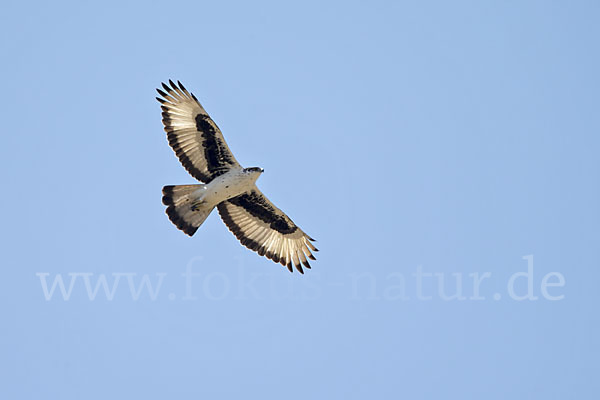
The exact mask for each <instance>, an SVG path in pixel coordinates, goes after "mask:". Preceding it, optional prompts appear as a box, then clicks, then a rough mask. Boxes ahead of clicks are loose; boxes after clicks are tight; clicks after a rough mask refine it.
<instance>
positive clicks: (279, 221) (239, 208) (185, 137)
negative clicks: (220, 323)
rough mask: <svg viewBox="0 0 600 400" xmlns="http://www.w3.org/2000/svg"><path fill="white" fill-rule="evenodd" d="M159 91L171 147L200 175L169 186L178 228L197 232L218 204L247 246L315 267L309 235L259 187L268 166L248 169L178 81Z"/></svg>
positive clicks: (166, 197)
mask: <svg viewBox="0 0 600 400" xmlns="http://www.w3.org/2000/svg"><path fill="white" fill-rule="evenodd" d="M162 87H163V89H164V91H163V90H161V89H156V90H157V91H158V94H160V96H161V97H157V98H156V99H157V100H158V101H159V102H160V103H161V108H162V111H163V112H162V122H163V124H164V126H165V131H166V132H167V139H168V140H169V145H170V146H171V147H172V148H173V151H175V154H176V155H177V157H178V158H179V161H181V164H183V167H184V168H185V169H186V170H187V171H188V172H189V173H190V175H192V176H193V177H194V178H196V179H197V180H199V181H200V182H202V184H195V185H175V186H165V187H164V188H163V198H162V201H163V204H164V205H166V206H167V210H166V212H167V215H168V216H169V219H170V220H171V222H173V224H175V226H177V228H179V229H181V230H182V231H183V232H185V233H186V234H187V235H189V236H192V235H193V234H194V233H196V231H197V230H198V227H200V225H202V223H203V222H204V221H205V220H206V218H207V217H208V215H209V214H210V213H211V211H212V210H213V209H214V208H215V207H217V210H219V214H220V215H221V218H222V219H223V222H225V225H227V227H228V228H229V230H230V231H231V232H233V234H234V235H235V236H236V237H237V238H238V240H239V241H240V242H241V243H242V244H243V245H244V246H246V247H248V248H249V249H251V250H254V251H256V252H257V253H258V254H260V255H261V256H266V257H267V258H269V259H271V260H273V261H274V262H276V263H281V264H282V265H284V266H286V267H287V269H289V270H290V272H292V271H293V269H292V265H293V266H294V267H296V269H297V270H298V271H299V272H300V273H304V271H303V269H302V266H303V265H304V267H306V268H310V264H309V263H308V260H307V258H310V259H311V260H315V257H314V256H313V254H312V253H311V250H312V251H318V250H317V248H315V246H314V245H313V244H312V243H311V242H314V239H313V238H311V237H310V236H308V235H307V234H306V233H304V231H302V229H300V228H299V227H298V226H297V225H296V224H294V222H293V221H292V220H291V219H290V217H288V216H287V215H285V213H284V212H283V211H281V210H280V209H279V208H277V207H276V206H275V205H274V204H273V203H271V202H270V201H269V199H267V198H266V196H265V195H264V194H262V192H261V191H260V190H259V189H258V188H257V187H256V180H257V179H258V177H259V176H260V174H262V173H263V172H264V171H263V169H262V168H258V167H251V168H244V167H242V166H241V165H240V164H239V163H238V162H237V160H236V159H235V157H234V156H233V154H232V153H231V150H229V147H227V143H225V139H224V138H223V134H222V133H221V130H220V129H219V128H218V127H217V125H216V124H215V123H214V121H213V120H212V119H211V118H210V117H209V116H208V114H207V113H206V111H205V110H204V108H203V107H202V105H201V104H200V102H199V101H198V99H196V97H195V96H194V95H193V94H192V93H190V92H188V91H187V90H186V88H185V87H184V86H183V85H182V84H181V82H179V81H177V84H175V83H173V81H171V80H169V85H167V84H165V83H163V84H162Z"/></svg>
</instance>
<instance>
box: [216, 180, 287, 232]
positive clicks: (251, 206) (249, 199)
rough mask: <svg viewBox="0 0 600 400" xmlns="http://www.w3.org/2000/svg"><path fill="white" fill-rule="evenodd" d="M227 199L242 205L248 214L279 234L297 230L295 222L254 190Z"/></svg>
mask: <svg viewBox="0 0 600 400" xmlns="http://www.w3.org/2000/svg"><path fill="white" fill-rule="evenodd" d="M227 201H229V202H230V203H231V204H234V205H236V206H239V207H242V208H243V209H244V210H246V211H247V212H248V213H249V214H250V215H252V216H253V217H256V218H258V219H260V220H261V221H263V222H264V223H267V224H269V226H270V227H271V229H275V230H276V231H277V232H279V233H281V234H284V235H289V234H290V233H294V232H296V231H297V230H298V227H297V226H296V224H294V223H293V222H292V221H291V220H290V219H289V218H286V217H285V215H281V214H278V213H277V212H276V211H275V209H274V208H273V206H271V205H270V204H269V203H268V202H267V200H266V199H265V198H264V197H263V196H261V195H259V194H258V193H256V192H255V191H252V192H250V193H244V194H242V195H239V196H237V197H234V198H232V199H229V200H227Z"/></svg>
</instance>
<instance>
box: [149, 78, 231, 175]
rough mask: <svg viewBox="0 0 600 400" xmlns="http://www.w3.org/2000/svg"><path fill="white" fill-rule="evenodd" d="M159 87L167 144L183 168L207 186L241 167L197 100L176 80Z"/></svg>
mask: <svg viewBox="0 0 600 400" xmlns="http://www.w3.org/2000/svg"><path fill="white" fill-rule="evenodd" d="M169 84H170V85H171V86H168V85H166V84H164V83H163V84H162V87H163V88H164V89H165V91H166V93H165V92H164V91H162V90H160V89H156V90H157V91H158V93H159V94H160V95H161V96H162V97H163V98H160V97H157V98H156V100H158V101H159V102H160V103H161V104H162V106H161V108H162V110H163V113H162V117H163V119H162V122H163V124H164V126H165V132H167V139H168V140H169V145H170V146H171V147H172V148H173V150H174V151H175V154H177V157H178V158H179V161H181V163H182V164H183V166H184V167H185V169H186V170H187V171H188V172H189V173H190V174H191V175H192V176H193V177H194V178H196V179H198V180H199V181H201V182H204V183H208V182H210V181H211V180H212V179H213V178H214V177H216V176H219V175H222V174H224V173H225V172H227V171H229V169H231V168H232V167H240V164H239V163H238V162H237V160H236V159H235V157H234V156H233V154H232V153H231V150H229V147H227V143H225V139H224V138H223V134H222V133H221V130H220V129H219V127H218V126H217V124H215V123H214V121H213V120H212V119H211V118H210V117H209V116H208V114H207V113H206V111H205V110H204V108H203V107H202V105H200V102H198V100H197V99H196V97H195V96H194V95H193V94H191V93H189V92H188V91H187V90H186V88H185V87H183V85H182V84H181V83H180V82H179V81H177V85H176V84H175V83H173V81H171V80H169Z"/></svg>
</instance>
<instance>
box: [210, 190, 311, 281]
mask: <svg viewBox="0 0 600 400" xmlns="http://www.w3.org/2000/svg"><path fill="white" fill-rule="evenodd" d="M217 209H218V210H219V214H220V215H221V218H222V219H223V222H225V225H227V227H228V228H229V230H230V231H231V232H233V234H234V235H235V237H237V238H238V239H239V241H240V242H241V243H242V244H243V245H244V246H246V247H247V248H249V249H251V250H254V251H256V252H257V253H258V254H260V255H261V256H265V257H267V258H269V259H271V260H273V261H275V262H276V263H281V264H282V265H285V266H286V267H287V268H288V269H289V270H290V272H292V263H293V264H294V266H295V267H296V269H297V270H298V271H300V272H301V273H303V272H304V271H303V270H302V265H303V264H304V266H305V267H306V268H310V264H309V263H308V260H307V259H306V258H307V257H308V258H310V259H311V260H315V257H314V256H313V255H312V253H311V250H312V251H318V250H317V249H316V248H315V246H314V245H313V244H312V243H311V241H314V239H312V238H311V237H310V236H308V235H307V234H306V233H304V232H303V231H302V229H300V228H299V227H298V226H297V225H296V224H294V222H293V221H292V220H291V219H290V217H288V216H287V215H285V213H284V212H283V211H281V210H280V209H279V208H277V207H276V206H275V205H274V204H273V203H271V202H270V201H269V199H267V198H266V197H265V195H264V194H262V192H261V191H260V190H258V188H257V187H254V189H253V190H252V191H250V192H246V193H244V194H241V195H239V196H237V197H234V198H231V199H229V200H225V201H223V202H221V203H219V205H218V206H217Z"/></svg>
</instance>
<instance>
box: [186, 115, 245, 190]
mask: <svg viewBox="0 0 600 400" xmlns="http://www.w3.org/2000/svg"><path fill="white" fill-rule="evenodd" d="M195 120H196V129H197V130H198V132H200V133H201V134H202V139H203V143H202V147H203V148H204V158H205V159H206V164H207V168H208V171H209V172H210V173H211V179H213V178H215V177H217V176H219V175H222V174H224V173H225V172H227V171H228V170H229V168H230V166H231V165H235V161H234V160H233V159H232V158H231V153H229V151H228V150H227V148H226V147H225V146H224V144H223V142H222V141H221V140H220V139H219V138H218V137H217V134H216V131H215V128H214V126H213V125H212V124H211V123H210V118H209V117H208V116H207V115H203V114H198V115H196V118H195Z"/></svg>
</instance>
